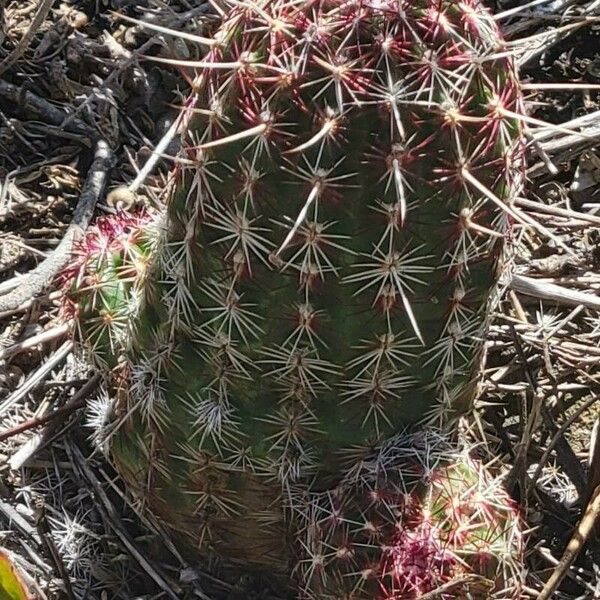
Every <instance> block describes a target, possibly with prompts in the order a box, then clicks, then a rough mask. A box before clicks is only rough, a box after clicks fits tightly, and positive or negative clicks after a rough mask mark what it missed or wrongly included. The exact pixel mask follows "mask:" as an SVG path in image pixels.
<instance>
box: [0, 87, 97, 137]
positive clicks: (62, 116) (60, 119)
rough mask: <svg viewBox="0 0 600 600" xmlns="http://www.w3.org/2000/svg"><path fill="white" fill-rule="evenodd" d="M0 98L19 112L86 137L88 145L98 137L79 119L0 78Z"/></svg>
mask: <svg viewBox="0 0 600 600" xmlns="http://www.w3.org/2000/svg"><path fill="white" fill-rule="evenodd" d="M0 99H2V100H6V101H7V102H10V103H11V106H13V107H16V108H17V109H18V110H19V112H21V113H33V114H34V115H35V116H36V117H37V118H39V119H40V120H42V121H43V122H44V123H46V124H49V125H54V126H56V127H60V128H61V129H64V130H65V131H68V132H69V133H74V134H76V135H81V136H83V137H85V138H87V139H88V143H89V146H90V147H91V145H92V142H91V140H94V139H96V138H97V137H98V135H97V133H96V131H95V130H94V129H93V128H92V127H90V126H89V125H86V124H85V123H84V122H83V121H80V120H79V119H73V118H72V116H71V115H70V114H69V113H67V112H65V111H64V110H61V109H60V108H57V107H56V106H54V104H51V103H50V102H48V100H45V99H44V98H41V97H40V96H37V95H36V94H34V93H33V92H30V91H27V90H25V89H24V88H21V87H19V86H16V85H13V84H12V83H8V82H7V81H2V79H0Z"/></svg>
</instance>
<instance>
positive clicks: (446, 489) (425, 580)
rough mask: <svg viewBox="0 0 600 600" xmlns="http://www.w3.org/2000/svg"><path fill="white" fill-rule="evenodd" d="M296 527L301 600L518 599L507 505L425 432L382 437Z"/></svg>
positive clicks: (315, 499) (493, 486) (460, 457)
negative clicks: (432, 594) (378, 445)
mask: <svg viewBox="0 0 600 600" xmlns="http://www.w3.org/2000/svg"><path fill="white" fill-rule="evenodd" d="M298 521H299V523H300V524H301V528H300V531H299V533H298V536H297V537H298V539H299V540H300V544H299V554H300V559H299V562H298V567H297V573H296V576H297V578H298V580H299V584H300V587H301V589H302V592H303V593H302V597H304V598H314V599H317V598H318V599H320V600H329V599H331V600H333V599H336V600H342V599H345V600H350V599H353V600H359V599H362V598H364V599H377V600H400V599H403V600H409V599H412V598H415V599H416V598H421V597H423V596H425V594H427V593H428V592H432V591H433V590H437V591H438V592H439V594H436V596H435V597H436V598H442V599H443V600H449V599H450V598H473V599H480V600H490V599H492V598H502V599H503V600H507V599H508V598H519V597H521V596H520V595H519V591H520V590H519V584H520V582H521V581H522V573H521V569H520V566H519V558H520V557H521V554H522V549H523V548H522V546H523V535H522V527H521V521H520V517H519V514H518V511H517V510H516V507H515V505H514V503H513V501H512V500H511V499H510V498H509V497H508V495H507V494H506V492H505V491H504V490H503V489H502V487H501V485H500V480H499V479H498V478H497V477H494V476H492V474H491V473H490V472H489V471H488V470H487V469H486V468H484V467H483V466H482V465H481V464H479V463H478V462H477V461H476V460H474V459H473V458H472V457H471V456H470V455H469V453H468V452H467V449H465V448H457V447H456V445H455V444H451V443H450V442H449V441H448V440H447V439H446V438H444V437H443V436H441V435H439V434H438V433H435V432H433V431H425V432H419V433H416V434H412V435H405V436H397V437H395V438H392V439H390V440H388V441H387V442H386V443H385V444H384V445H383V446H382V447H381V448H379V449H377V451H375V452H373V453H372V455H371V456H369V457H365V459H364V460H363V461H362V462H361V464H360V465H358V466H357V467H356V468H355V469H354V470H352V471H351V472H349V473H348V474H347V475H346V477H345V479H344V481H342V482H341V483H340V484H339V485H338V486H337V487H336V488H335V489H333V490H330V491H327V492H322V493H320V494H313V496H312V497H311V498H310V500H309V501H308V502H307V503H306V507H305V509H304V511H303V514H302V516H301V518H300V519H298Z"/></svg>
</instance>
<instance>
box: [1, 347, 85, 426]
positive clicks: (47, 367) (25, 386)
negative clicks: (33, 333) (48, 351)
mask: <svg viewBox="0 0 600 600" xmlns="http://www.w3.org/2000/svg"><path fill="white" fill-rule="evenodd" d="M72 349H73V342H70V341H69V342H65V343H64V344H63V345H62V346H61V347H60V348H59V349H58V350H57V351H56V352H55V353H54V354H53V355H52V356H51V357H50V358H49V359H48V360H47V361H46V362H45V363H43V364H42V365H41V366H40V367H39V368H38V369H37V370H36V371H34V372H33V373H32V374H31V375H30V376H29V378H28V379H26V380H25V382H24V383H22V384H21V385H20V386H19V387H17V389H16V390H15V391H14V392H13V393H12V394H11V395H10V396H9V397H8V398H6V400H4V401H3V402H2V404H0V416H1V415H3V414H5V413H6V411H7V410H8V409H9V408H10V407H11V406H13V404H15V402H18V401H19V400H20V399H21V398H23V397H24V396H25V395H26V394H28V393H29V392H30V391H31V390H33V389H35V388H36V387H37V386H38V385H39V384H40V382H42V381H44V379H45V378H46V376H47V375H48V373H50V371H52V369H54V367H56V365H58V364H59V363H60V362H61V361H63V360H64V359H65V358H66V357H67V355H68V354H69V353H70V352H71V350H72Z"/></svg>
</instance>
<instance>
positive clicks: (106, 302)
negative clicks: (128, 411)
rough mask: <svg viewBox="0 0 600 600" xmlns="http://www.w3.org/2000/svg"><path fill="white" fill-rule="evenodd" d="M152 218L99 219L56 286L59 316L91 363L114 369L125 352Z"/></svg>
mask: <svg viewBox="0 0 600 600" xmlns="http://www.w3.org/2000/svg"><path fill="white" fill-rule="evenodd" d="M155 225H156V217H154V216H152V215H151V214H150V213H148V212H146V211H138V212H136V213H125V212H122V211H119V212H117V214H116V215H110V216H105V217H100V218H99V219H97V221H96V223H94V225H93V227H91V228H89V229H88V231H86V234H85V236H84V237H83V239H82V240H81V241H79V242H78V243H77V244H76V246H75V249H74V254H73V257H72V260H71V261H70V262H69V264H68V266H67V267H66V268H65V269H64V270H63V271H62V272H61V273H60V275H59V277H58V280H57V285H58V286H59V287H62V288H64V289H66V291H67V293H66V294H65V296H64V302H63V303H62V306H61V312H62V315H63V317H64V318H65V319H66V320H69V319H73V320H74V322H75V323H76V325H77V327H78V336H77V337H78V339H79V340H82V341H84V343H85V349H86V351H88V352H89V353H90V354H91V356H92V358H93V360H94V362H96V363H98V364H100V366H101V367H103V368H105V369H113V368H115V367H116V366H117V364H118V361H119V357H121V356H123V354H124V352H125V351H126V349H127V347H128V334H129V324H130V323H131V321H132V320H133V319H134V318H135V316H136V315H137V311H138V309H139V307H140V302H141V296H140V294H141V290H142V285H143V281H144V276H145V273H146V269H147V266H148V262H149V260H150V257H151V255H152V250H153V247H154V241H155V240H156V227H155Z"/></svg>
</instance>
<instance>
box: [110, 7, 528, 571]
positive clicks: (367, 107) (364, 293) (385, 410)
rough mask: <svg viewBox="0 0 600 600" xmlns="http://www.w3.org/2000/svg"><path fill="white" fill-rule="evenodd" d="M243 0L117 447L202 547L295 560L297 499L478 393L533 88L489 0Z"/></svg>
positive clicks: (150, 310) (131, 381)
mask: <svg viewBox="0 0 600 600" xmlns="http://www.w3.org/2000/svg"><path fill="white" fill-rule="evenodd" d="M224 5H226V10H224V12H223V22H222V25H221V27H220V29H219V31H218V32H217V34H216V36H215V38H214V42H213V43H212V45H211V48H210V50H209V52H208V54H207V56H206V58H205V59H203V60H202V61H201V62H199V63H196V64H190V65H188V67H186V69H188V71H190V70H191V71H193V75H194V86H193V89H192V94H191V96H190V99H189V100H188V102H187V104H186V107H185V109H184V111H185V113H184V117H183V123H184V124H185V125H186V126H185V127H184V133H183V135H182V142H183V151H182V154H181V156H180V157H179V158H178V159H177V165H176V168H175V170H174V173H173V178H172V182H171V185H170V188H169V190H168V197H167V210H166V214H165V216H164V219H163V222H162V223H161V232H160V236H159V238H158V240H157V249H156V251H155V253H154V255H153V259H152V260H151V262H150V265H149V268H148V271H147V273H146V276H145V279H144V282H143V297H141V298H140V299H139V302H138V303H137V307H138V311H137V312H138V314H137V317H136V318H135V319H133V320H132V322H131V323H130V324H129V329H128V331H127V340H128V343H127V351H126V352H124V353H123V354H122V356H119V357H116V358H118V359H119V360H118V361H117V360H116V359H115V360H114V361H112V364H117V362H119V361H120V362H119V364H121V365H122V371H121V374H122V375H123V377H124V379H123V380H124V381H126V382H127V383H126V384H123V385H122V386H121V389H120V391H119V402H118V411H117V412H118V414H117V415H116V419H115V423H116V424H115V431H114V432H113V436H112V452H113V456H114V458H115V462H116V463H117V465H118V466H119V468H120V469H121V471H122V472H123V473H124V474H125V475H126V477H127V478H128V479H129V481H130V482H132V484H133V485H134V487H135V488H136V491H137V494H138V497H139V498H142V499H143V501H144V502H145V503H146V504H147V505H149V507H150V508H151V509H152V510H153V511H154V512H155V513H156V514H158V515H159V516H160V517H162V518H163V519H164V520H165V521H166V522H167V523H169V524H170V525H171V526H172V527H174V528H175V529H177V530H179V531H180V532H181V533H182V534H183V535H184V536H185V537H186V538H187V539H188V540H189V541H191V542H193V543H194V544H195V545H197V546H198V547H200V548H201V549H203V550H204V551H205V552H210V553H211V555H216V556H221V557H222V558H223V559H224V561H226V562H229V563H233V564H240V565H244V566H250V565H253V564H254V565H261V566H268V567H269V568H272V565H274V564H280V565H282V566H283V568H284V569H287V566H285V564H286V561H287V556H288V555H287V552H286V548H287V547H288V544H287V542H286V540H285V539H284V535H283V533H282V532H283V531H284V529H282V516H281V515H282V506H285V507H287V508H291V509H292V510H296V509H299V508H300V507H301V506H302V503H303V502H304V500H305V497H304V494H303V493H302V492H303V491H306V489H308V487H310V489H311V493H312V492H321V491H325V490H328V489H332V488H333V487H335V486H336V485H337V484H338V483H339V481H340V480H341V479H342V478H343V477H344V475H345V473H347V472H348V470H349V469H352V468H353V466H354V465H355V464H356V461H357V460H360V458H361V457H362V456H364V454H365V453H367V452H369V450H370V449H372V448H374V447H376V446H378V445H379V444H381V443H382V442H384V441H385V440H386V439H387V438H389V437H390V436H392V435H394V434H395V433H396V432H397V431H398V430H399V429H400V428H401V427H402V426H405V425H408V424H412V423H415V422H418V421H422V420H424V419H429V420H436V421H443V420H444V419H447V418H449V417H451V416H452V415H453V414H454V413H456V412H459V411H461V410H464V409H465V408H466V407H468V406H469V403H470V401H471V399H472V396H473V393H474V390H475V381H476V378H477V374H478V367H479V361H480V355H481V346H482V344H481V336H482V333H483V331H484V329H485V322H486V305H487V303H488V299H489V297H490V296H491V295H493V293H494V286H495V284H496V281H497V276H498V271H499V269H500V268H502V266H503V261H502V255H503V251H504V241H505V238H506V236H507V235H510V221H511V214H514V213H512V209H511V208H510V205H511V203H512V200H513V198H514V197H515V195H516V194H517V193H518V190H519V186H520V183H521V171H522V166H523V165H522V162H523V161H522V152H523V143H522V134H521V128H520V123H519V119H518V117H517V116H516V113H518V112H519V111H520V94H519V86H518V79H517V75H516V71H515V67H514V64H513V62H512V60H511V57H510V55H509V53H508V52H506V50H505V48H504V46H503V42H502V38H501V35H500V33H499V32H498V29H497V27H496V24H495V23H494V21H493V19H492V18H491V17H490V16H489V15H488V14H487V12H486V11H485V10H484V9H483V8H482V6H481V5H480V3H479V2H477V1H475V0H465V1H464V2H454V1H449V0H435V1H434V0H411V1H404V0H354V1H342V0H337V1H332V0H329V1H328V0H319V1H315V0H312V1H306V2H297V1H294V0H257V1H255V2H237V1H235V2H234V1H233V0H231V1H225V2H224ZM115 312H118V307H117V308H116V310H115ZM110 316H114V314H112V313H111V315H108V317H110ZM108 317H107V315H106V314H105V315H104V323H105V324H106V326H107V327H108V328H110V327H111V326H112V322H111V319H110V318H108Z"/></svg>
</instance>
